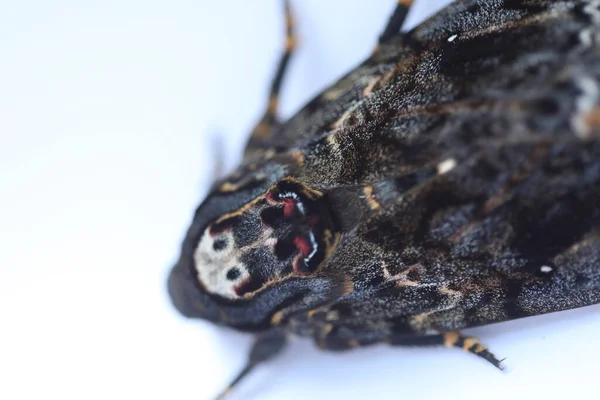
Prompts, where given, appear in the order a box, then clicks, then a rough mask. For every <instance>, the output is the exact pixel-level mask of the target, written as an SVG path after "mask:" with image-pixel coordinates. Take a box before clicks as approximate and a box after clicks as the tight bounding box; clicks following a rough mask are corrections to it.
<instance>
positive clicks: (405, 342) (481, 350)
mask: <svg viewBox="0 0 600 400" xmlns="http://www.w3.org/2000/svg"><path fill="white" fill-rule="evenodd" d="M391 344H393V345H398V346H439V345H442V344H443V345H444V346H446V347H458V348H461V349H463V350H465V351H468V352H469V353H471V354H475V355H476V356H477V357H481V358H483V359H484V360H486V361H487V362H489V363H490V364H492V365H493V366H494V367H496V368H498V369H502V365H501V364H500V363H501V362H502V360H498V359H497V358H496V356H494V355H493V354H492V353H490V351H489V350H488V349H487V348H486V347H485V346H483V345H482V344H481V342H480V341H479V339H477V338H474V337H470V336H463V335H461V334H460V332H446V333H444V334H443V335H433V336H420V337H413V338H410V339H406V338H402V339H399V340H392V342H391Z"/></svg>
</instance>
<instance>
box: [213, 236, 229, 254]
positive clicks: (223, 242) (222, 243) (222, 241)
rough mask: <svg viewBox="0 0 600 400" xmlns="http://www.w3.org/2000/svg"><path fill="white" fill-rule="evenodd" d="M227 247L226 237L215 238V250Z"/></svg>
mask: <svg viewBox="0 0 600 400" xmlns="http://www.w3.org/2000/svg"><path fill="white" fill-rule="evenodd" d="M225 247H227V240H226V239H222V238H219V239H217V240H215V241H214V242H213V250H214V251H221V250H223V249H224V248H225Z"/></svg>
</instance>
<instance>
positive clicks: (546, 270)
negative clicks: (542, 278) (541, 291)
mask: <svg viewBox="0 0 600 400" xmlns="http://www.w3.org/2000/svg"><path fill="white" fill-rule="evenodd" d="M553 270H554V268H552V267H551V266H549V265H542V266H541V267H540V271H541V272H543V273H545V274H547V273H550V272H552V271H553Z"/></svg>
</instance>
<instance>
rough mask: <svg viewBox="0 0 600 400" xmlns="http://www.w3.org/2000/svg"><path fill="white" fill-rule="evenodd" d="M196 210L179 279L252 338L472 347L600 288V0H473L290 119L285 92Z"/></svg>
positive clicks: (391, 33)
mask: <svg viewBox="0 0 600 400" xmlns="http://www.w3.org/2000/svg"><path fill="white" fill-rule="evenodd" d="M284 4H285V15H286V21H287V24H286V33H287V37H286V42H285V51H284V53H283V55H282V57H281V60H280V63H279V66H278V69H277V72H276V74H275V77H274V79H273V83H272V86H271V90H270V96H269V100H268V104H267V106H266V111H265V113H264V115H263V116H262V118H261V119H260V121H259V123H258V124H257V125H256V127H255V128H254V130H253V131H252V133H251V135H250V137H249V139H248V142H247V145H246V148H245V153H244V156H243V160H242V161H241V164H240V165H239V167H238V168H237V169H236V170H234V171H233V172H232V173H231V174H230V175H228V176H226V177H225V178H223V179H219V180H217V181H216V182H215V183H214V184H213V186H212V188H211V190H210V193H209V194H208V196H207V197H206V199H205V200H204V201H203V202H202V203H201V204H200V206H199V207H198V208H197V210H196V212H195V214H194V217H193V221H192V223H191V225H190V227H189V230H188V231H187V234H186V237H185V239H184V241H183V244H182V248H181V255H180V258H179V260H178V262H177V263H176V265H175V266H174V267H173V269H172V270H171V272H170V275H169V278H168V290H169V294H170V297H171V299H172V302H173V304H174V305H175V307H176V308H177V309H178V310H179V311H180V312H181V313H182V314H183V315H185V316H187V317H191V318H203V319H207V320H210V321H212V322H214V323H216V324H220V325H224V326H227V327H230V328H233V329H237V330H240V331H244V332H248V333H251V334H253V335H255V337H256V342H255V344H254V347H253V348H252V350H251V352H250V355H249V359H248V363H247V365H246V366H245V367H244V368H243V370H242V371H241V372H240V373H239V374H238V375H237V377H236V378H235V379H234V380H233V382H232V383H231V384H230V385H229V386H228V388H227V389H226V390H225V392H223V394H222V395H221V396H220V397H223V396H224V395H225V394H226V393H227V392H228V391H229V390H231V388H233V387H234V386H235V385H236V384H237V383H238V382H239V381H240V380H241V379H242V378H243V377H244V376H246V374H247V373H248V372H250V371H251V370H252V369H253V368H254V367H255V366H256V365H258V364H260V363H262V362H264V361H266V360H268V359H270V358H271V357H273V356H275V355H276V354H277V353H278V352H279V351H280V350H281V349H282V348H283V347H284V345H285V343H286V338H287V337H288V336H289V335H299V336H306V337H310V338H312V339H314V341H315V342H316V344H317V345H318V346H319V347H320V348H322V349H326V350H348V349H352V348H355V347H358V346H366V345H370V344H375V343H389V344H391V345H398V346H434V345H445V346H450V347H458V348H462V349H464V350H466V351H468V352H470V353H473V354H474V355H476V356H478V357H481V358H483V359H485V360H487V361H488V362H490V363H491V364H493V365H494V366H496V367H499V368H500V367H501V361H500V360H499V359H498V358H497V357H496V356H494V355H493V354H492V352H490V351H489V350H488V349H487V348H486V347H485V346H484V345H483V344H482V343H481V342H480V341H479V340H478V339H476V338H473V337H467V336H464V335H462V334H461V333H460V331H461V330H462V329H465V328H469V327H475V326H481V325H485V324H491V323H496V322H501V321H507V320H512V319H517V318H523V317H527V316H533V315H539V314H544V313H549V312H556V311H561V310H566V309H571V308H576V307H583V306H587V305H591V304H595V303H600V107H599V105H600V2H598V1H591V0H589V1H588V0H564V1H550V0H489V1H488V0H460V1H456V2H454V3H452V4H451V5H449V6H448V7H446V8H445V9H443V10H442V11H440V12H438V13H437V14H435V15H434V16H432V17H431V18H429V19H428V20H426V21H425V22H423V23H422V24H421V25H419V26H417V27H416V28H414V29H412V30H410V31H408V32H401V27H402V24H403V21H404V19H405V17H406V15H407V12H408V10H409V8H410V5H411V1H409V0H400V1H399V2H398V4H397V6H396V8H395V11H394V13H393V15H392V16H391V18H390V20H389V22H388V23H387V25H386V26H385V29H384V30H383V33H382V34H381V35H380V36H379V40H378V44H377V46H376V48H375V49H374V51H373V52H372V54H371V56H370V57H369V58H368V59H366V60H365V61H364V62H363V63H361V64H360V65H358V66H357V67H356V68H355V69H353V70H351V71H350V72H348V73H347V74H346V75H345V76H344V77H342V78H341V79H340V80H338V81H337V82H335V83H333V84H332V85H331V86H330V87H329V88H328V89H326V90H325V91H323V92H322V93H320V94H319V95H317V96H316V97H315V98H314V99H313V100H311V101H310V102H309V103H308V104H306V105H305V106H304V107H303V108H302V109H301V110H300V111H299V112H298V113H297V114H296V115H294V116H293V117H291V118H290V119H288V120H286V121H282V120H280V119H279V118H278V117H277V108H278V107H277V105H278V95H279V92H280V88H281V84H282V80H283V77H284V75H285V71H286V69H287V66H288V63H289V60H290V57H291V54H292V52H293V49H294V47H295V37H294V33H293V20H292V16H291V13H290V8H289V4H288V2H285V3H284Z"/></svg>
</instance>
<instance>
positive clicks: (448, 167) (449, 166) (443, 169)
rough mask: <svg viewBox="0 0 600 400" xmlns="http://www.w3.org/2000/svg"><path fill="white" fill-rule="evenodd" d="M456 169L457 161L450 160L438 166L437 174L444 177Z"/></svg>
mask: <svg viewBox="0 0 600 400" xmlns="http://www.w3.org/2000/svg"><path fill="white" fill-rule="evenodd" d="M455 167H456V160H455V159H454V158H448V159H446V160H444V161H442V162H441V163H439V164H438V165H437V173H438V175H443V174H445V173H447V172H450V171H452V170H453V169H454V168H455Z"/></svg>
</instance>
